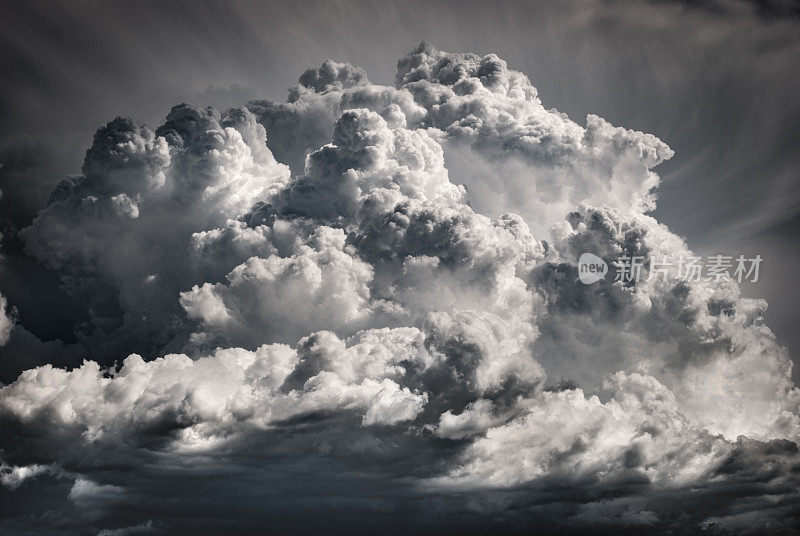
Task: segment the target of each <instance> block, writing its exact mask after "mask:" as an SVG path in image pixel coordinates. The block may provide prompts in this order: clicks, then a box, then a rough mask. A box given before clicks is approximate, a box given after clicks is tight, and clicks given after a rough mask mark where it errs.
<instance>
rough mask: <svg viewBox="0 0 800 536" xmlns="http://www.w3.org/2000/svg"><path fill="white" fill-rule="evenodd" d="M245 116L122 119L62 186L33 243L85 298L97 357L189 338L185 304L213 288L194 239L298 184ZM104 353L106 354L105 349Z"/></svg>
mask: <svg viewBox="0 0 800 536" xmlns="http://www.w3.org/2000/svg"><path fill="white" fill-rule="evenodd" d="M264 140H265V133H264V129H263V127H261V126H260V125H259V124H258V123H257V122H256V121H255V118H254V116H253V115H252V114H251V113H250V112H248V111H247V110H246V109H244V108H239V109H231V110H229V111H227V112H226V113H225V114H223V115H220V114H219V113H217V112H216V111H214V110H211V109H206V110H201V109H198V108H194V107H191V106H187V105H181V106H176V107H175V108H173V110H172V111H171V112H170V114H169V115H168V116H167V121H166V123H165V124H164V125H162V126H161V127H160V128H159V129H158V130H157V131H155V132H153V131H152V130H150V129H148V128H147V127H142V126H138V125H136V124H135V123H134V122H133V121H131V120H129V119H121V118H117V119H115V120H114V121H111V122H110V123H108V124H107V125H106V126H105V127H103V128H101V129H100V130H98V131H97V134H96V135H95V138H94V143H93V145H92V147H91V148H90V149H89V151H87V153H86V159H85V161H84V165H83V174H82V175H81V176H79V177H73V178H70V179H65V180H64V181H62V182H61V183H60V184H59V186H58V187H57V188H56V190H55V191H54V192H53V194H52V195H51V198H50V204H49V205H48V207H47V208H46V209H44V210H43V211H41V212H40V213H39V215H38V216H37V218H36V219H35V220H34V223H33V225H32V226H31V227H29V228H28V229H25V230H24V231H23V232H22V233H21V235H22V237H23V238H24V240H25V242H26V250H27V251H28V252H29V253H30V254H32V255H33V256H34V257H36V258H37V259H39V260H40V261H41V262H42V263H44V264H45V265H46V266H47V267H49V268H51V269H52V270H54V271H56V272H57V273H58V274H59V276H60V277H61V279H62V281H63V284H64V288H65V289H66V291H67V292H68V293H69V294H71V295H73V296H75V297H76V298H77V299H79V300H81V301H83V302H85V303H86V304H87V305H88V307H89V311H90V314H91V325H90V326H87V327H86V329H85V330H84V331H85V332H86V333H85V334H86V336H87V337H88V339H89V340H91V341H92V344H94V345H98V346H96V348H97V349H108V350H109V351H116V352H118V351H119V349H120V347H124V346H125V345H126V344H131V342H134V343H137V342H141V341H143V340H149V341H150V345H149V347H147V348H142V349H141V350H140V351H142V352H143V353H145V354H148V355H149V354H152V353H153V352H154V351H157V349H159V348H161V347H163V345H165V344H168V343H169V342H170V340H172V338H173V337H174V336H175V335H176V333H178V332H180V319H179V318H178V316H177V315H178V314H179V313H180V308H179V307H178V306H177V302H176V300H175V296H176V294H177V292H179V291H180V290H182V289H184V288H186V287H187V286H191V284H192V283H196V282H201V283H202V282H203V281H205V277H204V274H202V273H198V271H197V270H195V268H194V267H193V266H191V265H190V263H191V258H190V250H189V248H188V241H189V238H190V236H191V235H192V234H193V233H195V232H199V231H204V230H206V229H210V228H214V227H216V226H219V225H221V224H223V223H224V222H225V221H226V219H228V218H238V217H240V216H242V215H243V214H245V213H247V212H248V211H249V210H250V208H251V207H252V205H253V203H255V202H256V201H258V200H261V199H264V198H266V197H268V196H269V195H270V194H271V193H272V192H274V191H276V190H277V189H278V188H279V187H280V186H282V185H283V184H285V183H286V182H287V181H288V169H287V168H286V167H285V166H284V165H282V164H279V163H278V162H276V161H275V159H274V158H273V157H272V155H271V153H270V151H269V150H268V149H267V148H266V147H265V145H264ZM99 353H102V352H99Z"/></svg>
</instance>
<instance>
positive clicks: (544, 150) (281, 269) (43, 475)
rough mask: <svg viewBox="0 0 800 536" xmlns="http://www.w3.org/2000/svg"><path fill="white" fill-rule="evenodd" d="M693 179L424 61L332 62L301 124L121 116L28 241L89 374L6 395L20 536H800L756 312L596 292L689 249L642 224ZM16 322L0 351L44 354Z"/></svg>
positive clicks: (485, 82) (779, 363) (789, 453)
mask: <svg viewBox="0 0 800 536" xmlns="http://www.w3.org/2000/svg"><path fill="white" fill-rule="evenodd" d="M672 155H673V153H672V151H671V150H670V149H669V147H667V145H666V144H664V143H663V142H662V141H660V140H659V139H657V138H656V137H654V136H652V135H650V134H644V133H641V132H635V131H631V130H626V129H624V128H620V127H615V126H613V125H611V124H609V123H608V122H607V121H605V120H603V119H601V118H599V117H597V116H593V115H590V116H588V117H587V118H586V119H585V121H581V122H575V121H573V120H571V119H569V118H567V117H566V116H565V115H564V114H561V113H559V112H558V111H556V110H553V109H547V108H545V106H544V105H543V104H542V101H541V100H540V98H539V96H538V93H537V90H536V88H535V87H534V86H533V85H532V84H531V82H530V81H529V79H528V78H527V77H526V76H525V75H524V74H522V73H519V72H516V71H513V70H510V69H508V67H507V65H506V63H505V62H504V61H503V60H502V59H500V58H498V57H496V56H495V55H488V56H485V57H483V58H481V57H479V56H476V55H474V54H450V53H446V52H441V51H438V50H435V49H433V48H432V47H430V46H428V45H424V44H423V45H420V46H419V47H418V48H417V49H416V50H414V51H413V52H412V53H411V54H409V55H408V56H407V57H405V58H403V59H402V60H400V61H399V62H398V72H397V77H396V87H384V86H378V85H375V84H372V83H371V82H369V80H368V78H367V74H366V73H365V72H364V71H363V70H361V69H359V68H356V67H353V66H351V65H348V64H342V63H335V62H331V61H327V62H325V63H324V64H323V65H322V66H321V67H320V68H318V69H312V70H309V71H307V72H306V73H304V74H303V75H302V76H301V77H300V83H299V84H298V85H297V87H295V88H293V89H292V90H291V91H290V94H289V99H288V101H287V102H285V103H276V102H272V101H266V100H265V101H252V102H249V103H247V104H246V105H245V106H242V107H239V108H233V109H230V110H228V111H226V112H224V113H219V112H217V111H216V110H213V109H210V108H209V109H199V108H195V107H193V106H189V105H185V104H182V105H179V106H176V107H174V108H173V109H172V111H171V112H170V113H169V114H168V116H167V119H166V122H165V123H164V124H163V125H162V126H160V127H159V128H157V129H156V130H155V131H152V130H150V129H149V128H147V127H145V126H141V125H138V124H136V123H135V122H134V121H132V120H130V119H121V118H118V119H115V120H113V121H111V122H110V123H108V124H107V125H105V126H104V127H102V128H100V129H99V130H98V131H97V134H96V135H95V138H94V142H93V145H92V147H91V148H90V149H89V150H88V152H87V153H86V158H85V161H84V165H83V169H82V174H81V175H80V176H76V177H69V178H67V179H65V180H63V181H62V182H61V183H60V184H59V186H58V187H57V188H56V190H55V191H54V192H53V193H52V195H51V198H50V202H49V204H48V206H47V207H46V208H45V209H43V210H42V211H41V212H40V213H39V214H38V216H37V217H36V219H35V220H34V222H33V224H32V225H31V226H30V227H28V228H27V229H24V230H23V231H22V232H21V233H20V235H21V237H22V239H23V240H24V242H25V247H26V251H27V252H28V253H29V254H31V255H32V256H34V257H35V258H36V259H37V260H38V261H39V262H40V263H42V264H43V265H45V266H46V267H48V268H49V269H50V270H52V271H53V272H54V273H56V274H57V275H58V277H59V278H60V280H61V282H62V284H63V287H64V289H65V290H66V292H67V293H68V294H69V295H70V296H71V297H72V298H74V299H75V300H78V301H79V302H81V303H83V304H85V305H86V307H87V308H88V310H89V311H90V318H89V321H88V322H87V323H86V324H85V325H82V326H79V329H78V331H77V333H76V335H77V337H78V340H79V343H80V344H81V347H82V348H85V349H86V352H87V353H86V354H84V355H81V358H85V359H86V360H85V361H84V362H83V364H79V363H76V366H75V367H74V368H73V367H66V368H65V367H60V366H54V365H52V364H49V363H44V362H42V363H39V364H40V365H41V366H38V367H35V368H31V369H30V370H26V371H24V372H22V373H21V374H20V375H19V377H18V378H17V379H16V381H14V382H13V383H10V384H9V385H6V386H5V387H3V388H2V389H0V420H1V421H2V426H3V434H2V436H0V458H2V462H3V465H2V467H1V468H0V471H1V472H2V480H1V481H2V484H3V485H4V486H5V487H6V490H4V491H3V492H2V493H3V494H4V497H8V498H9V499H8V500H10V501H13V500H15V499H14V497H16V496H18V494H21V493H26V489H27V490H37V492H40V493H42V494H43V495H42V496H43V497H45V499H44V503H45V504H46V506H47V508H46V510H47V511H48V512H51V515H48V516H42V515H41V512H39V513H38V515H33V514H31V515H29V516H27V517H18V518H15V519H14V520H12V521H10V522H9V523H11V524H9V525H7V526H8V530H10V531H13V530H17V531H19V532H22V531H23V529H24V528H25V527H28V528H30V527H34V528H40V529H41V528H46V529H47V530H50V531H51V532H52V533H59V531H62V532H64V533H70V532H69V531H70V530H90V531H91V530H93V531H95V532H101V531H103V533H104V534H111V533H114V532H111V531H113V530H118V531H119V532H118V533H119V534H133V533H138V532H155V533H159V532H163V533H169V534H182V533H187V534H197V533H203V532H204V531H207V532H208V533H252V532H258V531H259V530H263V528H264V527H265V526H269V527H272V528H274V529H275V530H281V529H286V528H287V527H294V528H299V529H301V530H306V531H312V530H317V529H320V530H321V529H322V527H325V526H328V525H327V524H329V523H339V525H338V526H340V527H347V528H352V529H353V530H366V529H369V528H370V527H374V526H382V525H390V526H392V527H396V530H398V531H401V530H406V529H410V530H416V531H421V530H422V531H424V530H428V531H438V530H453V531H456V530H461V531H464V530H467V531H469V530H473V531H477V532H481V531H491V530H495V529H498V528H503V529H515V530H526V529H529V528H530V527H532V526H535V527H538V528H540V529H541V530H545V531H546V530H553V531H555V530H558V531H562V532H570V531H573V532H576V533H581V532H583V531H585V530H586V528H587V527H591V528H593V529H594V530H608V531H610V532H618V531H626V530H628V531H642V532H645V531H650V532H651V533H652V532H656V533H658V532H667V531H673V533H692V532H705V533H711V534H714V533H717V532H719V533H726V534H727V533H728V532H725V531H730V532H732V533H747V532H748V531H750V532H752V533H763V530H766V529H767V527H768V528H769V529H770V530H789V529H790V528H791V527H792V526H794V525H795V524H796V523H797V521H798V519H797V517H796V512H797V507H798V496H797V485H798V474H800V473H799V471H800V456H799V455H798V449H797V442H798V440H800V391H798V389H797V388H796V387H795V386H794V384H793V383H792V381H791V367H792V362H791V360H790V359H789V357H788V354H787V352H786V350H785V349H783V348H781V347H780V346H779V345H778V343H777V341H776V339H775V336H774V335H773V334H772V332H771V331H770V330H769V328H768V327H767V326H765V325H764V323H763V313H764V311H765V309H766V303H765V302H764V301H762V300H753V299H746V298H742V297H740V293H739V288H738V286H737V284H736V283H735V282H732V281H730V280H728V281H721V282H714V281H707V280H701V281H697V282H686V281H680V280H678V279H677V278H675V277H668V278H666V280H663V279H662V278H660V277H659V278H653V279H650V280H649V281H648V280H642V281H640V282H636V283H625V282H612V281H611V280H610V279H608V278H606V279H601V280H600V281H598V282H597V283H594V284H591V285H586V284H583V283H582V282H581V281H580V280H579V278H578V271H577V264H578V259H579V257H580V256H581V254H583V253H585V252H590V253H593V254H595V255H597V256H599V257H600V258H601V259H603V260H605V261H607V262H610V261H611V260H613V259H616V258H617V257H619V256H620V255H639V256H643V257H644V258H645V260H647V259H649V258H651V257H653V258H662V257H665V256H667V257H678V256H682V255H683V256H685V255H689V254H690V251H689V250H688V248H687V245H686V244H685V243H684V242H683V240H682V239H680V238H679V237H677V236H676V235H674V234H672V233H671V232H670V231H669V229H667V228H666V227H664V226H663V225H661V224H659V223H658V222H657V221H656V220H654V219H653V218H652V217H650V216H648V215H646V214H645V213H646V212H648V211H650V210H651V209H652V208H654V206H655V197H654V193H653V190H654V188H655V187H656V186H657V185H658V181H659V179H658V176H657V175H656V173H655V172H654V171H653V168H654V167H655V166H657V165H658V164H659V163H660V162H662V161H664V160H666V159H668V158H670V157H671V156H672ZM646 266H647V264H646V263H645V267H646ZM671 275H674V274H671ZM645 279H646V278H645ZM9 310H10V309H9V306H8V305H7V304H6V300H5V298H3V297H2V296H0V344H4V343H6V342H8V343H9V344H12V345H15V346H14V349H15V350H14V351H15V352H18V353H20V355H24V354H25V353H26V352H28V353H29V355H31V356H41V355H50V354H49V353H47V352H44V351H43V350H42V348H43V346H45V345H46V344H47V343H42V342H40V341H35V340H32V337H31V336H30V334H29V333H27V332H26V331H25V330H24V327H23V326H20V325H16V326H15V325H14V324H13V321H12V320H11V317H10V316H8V311H9ZM15 339H16V340H15ZM687 497H691V498H687ZM43 510H44V508H43ZM309 512H311V513H313V515H309ZM0 526H3V525H0ZM126 531H127V532H126ZM708 531H710V532H708ZM12 533H13V532H12Z"/></svg>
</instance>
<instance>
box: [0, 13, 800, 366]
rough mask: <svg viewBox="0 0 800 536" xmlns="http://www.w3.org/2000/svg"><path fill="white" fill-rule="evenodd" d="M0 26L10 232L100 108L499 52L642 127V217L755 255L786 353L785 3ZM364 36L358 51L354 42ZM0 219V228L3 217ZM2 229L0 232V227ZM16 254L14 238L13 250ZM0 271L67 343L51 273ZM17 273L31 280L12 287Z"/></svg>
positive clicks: (797, 121)
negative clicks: (667, 152) (648, 176)
mask: <svg viewBox="0 0 800 536" xmlns="http://www.w3.org/2000/svg"><path fill="white" fill-rule="evenodd" d="M3 4H4V6H3V12H4V13H3V17H2V19H1V20H0V50H2V56H1V57H0V72H2V73H3V74H2V78H3V83H2V85H0V158H1V159H2V160H1V161H2V164H3V167H2V169H0V181H2V182H1V183H0V188H2V190H3V191H4V202H5V207H4V208H5V210H6V211H7V214H10V219H11V223H8V221H6V223H5V224H4V225H6V226H8V225H12V226H13V227H16V228H20V227H22V226H25V225H27V224H28V222H29V221H30V219H31V217H32V216H33V214H35V212H36V210H38V208H39V207H40V206H41V205H42V204H43V203H44V201H45V200H46V198H47V195H48V194H49V192H50V190H51V188H52V186H53V185H54V184H55V183H56V182H57V181H58V180H59V179H60V178H62V177H63V176H65V175H68V174H72V173H77V172H79V169H80V164H81V161H82V158H83V153H84V151H85V150H86V148H87V147H88V146H89V145H90V143H91V137H92V134H93V132H94V130H95V129H96V128H97V127H98V126H99V125H101V124H103V123H105V122H106V121H108V120H110V119H111V118H113V117H114V116H117V115H123V116H126V115H127V116H131V117H134V118H136V119H137V120H138V121H142V122H145V123H147V124H149V125H150V126H153V127H155V126H156V125H158V124H160V122H161V121H162V120H163V117H164V116H165V114H166V112H167V111H168V110H169V108H170V107H171V106H172V105H174V104H176V103H179V102H184V101H185V102H189V103H192V104H196V105H201V106H202V105H214V106H217V107H220V108H224V107H227V106H230V105H235V104H242V103H244V102H246V101H247V100H249V99H252V98H264V97H268V98H272V99H276V100H283V99H284V98H285V96H286V88H288V87H290V86H292V85H293V84H294V83H296V80H297V77H298V76H299V74H300V73H302V72H303V70H305V69H306V68H308V67H312V66H316V65H319V64H320V63H321V62H322V61H323V60H324V59H327V58H333V59H336V60H338V61H347V62H350V63H353V64H355V65H358V66H361V67H363V68H364V69H365V70H366V71H367V72H368V73H369V76H370V78H371V79H372V80H373V81H374V82H378V83H384V84H392V82H393V77H394V72H395V64H394V62H393V61H387V60H386V58H400V57H402V56H403V55H404V54H405V53H406V52H408V51H409V50H410V49H411V48H412V47H413V46H415V45H416V43H418V42H419V41H421V40H423V39H425V40H428V41H430V42H431V43H433V44H435V45H436V46H437V47H438V48H440V49H443V50H452V51H471V52H476V53H479V54H485V53H488V52H496V53H497V54H498V55H499V56H500V57H502V58H505V59H506V60H507V61H508V62H509V65H510V67H511V68H513V69H516V70H520V71H522V72H525V73H526V74H528V75H529V76H530V77H531V79H532V81H533V83H534V85H536V86H537V87H538V89H539V92H540V95H541V97H542V99H543V101H544V103H545V105H546V106H552V107H556V108H558V109H559V110H560V111H563V112H566V113H567V114H569V115H570V117H572V118H573V119H575V120H577V121H578V122H583V118H584V117H585V115H586V114H587V113H596V114H598V115H600V116H601V117H604V118H606V119H608V120H609V121H611V122H612V123H614V124H617V125H621V126H625V127H627V128H633V129H637V130H642V131H645V132H650V133H653V134H655V135H657V136H659V137H660V138H661V139H663V140H664V141H665V142H667V143H668V144H669V145H670V146H671V147H672V148H673V149H674V150H675V151H676V156H675V157H674V158H673V159H672V160H671V161H668V162H666V163H665V164H662V165H661V166H660V167H659V168H658V170H657V171H658V172H659V174H660V175H661V177H662V185H661V187H660V188H659V191H658V195H659V199H660V200H659V208H658V210H657V212H656V216H657V218H658V219H659V220H660V221H662V222H663V223H665V224H666V225H668V226H669V228H670V229H671V230H673V231H674V232H676V233H678V234H680V235H682V236H685V237H686V239H687V240H688V243H689V245H690V247H692V248H694V249H695V250H696V251H697V252H698V253H701V254H712V253H724V254H730V255H738V254H740V253H742V254H747V255H753V254H756V253H758V254H761V255H762V257H764V259H765V261H764V264H763V271H762V275H761V281H760V282H759V283H758V284H755V285H745V286H744V293H745V294H746V295H749V296H754V297H756V296H757V297H764V298H766V299H767V300H768V301H769V304H770V309H769V312H768V320H769V324H770V326H771V327H772V328H773V329H774V330H775V331H776V333H777V334H778V336H779V337H780V338H781V340H782V341H784V342H785V343H786V344H788V345H789V346H790V350H792V351H793V354H794V355H797V352H798V348H800V335H798V333H800V332H798V330H796V328H795V321H796V319H797V318H798V312H799V311H800V306H798V305H797V304H798V303H800V290H798V286H797V285H796V284H795V279H794V273H795V271H796V269H795V267H796V266H797V265H798V263H800V244H798V241H797V240H796V235H797V230H798V226H799V225H800V219H799V218H800V188H798V181H799V180H800V152H798V151H797V139H798V134H799V132H798V131H799V130H800V126H798V125H800V97H799V96H798V95H800V69H798V60H800V23H798V8H797V3H793V2H757V3H746V2H649V3H648V2H570V1H567V2H558V3H551V2H538V3H537V2H513V1H509V2H492V3H487V2H461V1H459V2H428V1H426V2H405V1H404V2H389V3H386V2H352V1H351V2H336V1H326V2H308V1H301V2H292V3H275V2H231V3H219V2H172V1H168V2H164V1H160V2H114V3H108V2H77V1H71V2H4V3H3ZM364 43H369V46H364ZM6 230H7V231H11V230H12V229H8V228H7V229H6ZM5 234H6V235H10V234H13V232H12V233H9V232H6V233H5ZM17 246H18V245H17ZM17 246H15V244H14V243H13V240H12V241H11V243H9V244H7V245H6V249H7V254H8V257H9V258H8V261H7V269H6V270H4V271H3V273H2V278H3V281H2V282H1V283H0V286H1V287H2V292H3V293H5V294H7V295H8V296H9V298H10V301H11V302H12V303H14V304H16V305H17V307H18V309H19V314H20V317H21V320H22V322H23V323H24V324H25V325H26V326H27V327H28V328H29V329H31V330H32V331H34V332H35V333H37V334H38V335H40V336H43V337H46V338H52V337H66V336H67V334H68V332H69V328H68V326H69V325H71V321H70V322H67V321H64V318H74V317H75V316H80V311H78V310H76V309H75V308H74V307H73V306H72V305H71V304H70V303H69V301H68V300H66V299H62V298H53V304H54V305H53V306H52V307H48V308H46V310H42V308H41V307H40V306H37V304H38V303H42V302H41V299H40V298H41V296H42V295H44V294H45V293H46V294H48V295H49V296H51V297H52V296H54V295H55V291H54V290H53V289H54V287H55V283H54V281H55V280H54V278H48V277H47V274H45V273H43V272H41V273H40V272H39V271H38V270H37V269H36V267H35V266H34V265H33V263H32V262H31V261H28V260H26V259H22V258H20V257H19V256H18V255H17V250H18V247H17ZM20 277H22V278H36V281H37V282H38V284H37V286H36V288H37V289H36V290H33V291H31V290H24V291H23V290H22V285H20V284H19V281H20V279H19V278H20Z"/></svg>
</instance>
